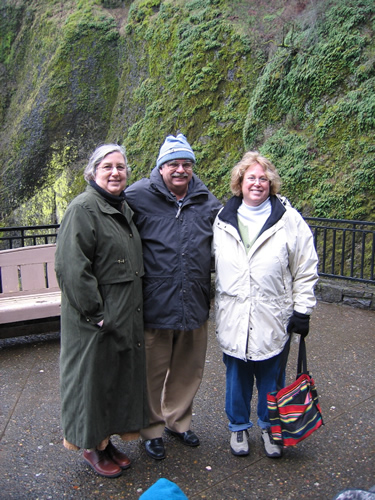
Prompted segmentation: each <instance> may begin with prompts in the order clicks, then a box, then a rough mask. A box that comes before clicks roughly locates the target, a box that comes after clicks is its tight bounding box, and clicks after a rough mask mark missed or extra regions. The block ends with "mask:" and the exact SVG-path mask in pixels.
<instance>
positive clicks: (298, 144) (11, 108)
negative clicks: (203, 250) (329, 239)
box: [0, 0, 375, 226]
mask: <svg viewBox="0 0 375 500" xmlns="http://www.w3.org/2000/svg"><path fill="white" fill-rule="evenodd" d="M374 12H375V6H374V3H373V1H370V0H363V1H359V0H356V1H354V0H336V1H329V0H320V1H319V0H317V1H314V2H310V1H304V0H275V1H272V2H267V1H266V0H253V1H252V0H247V1H244V0H179V1H175V0H135V1H134V2H129V1H126V2H122V1H119V0H64V1H60V0H3V2H2V4H1V6H0V98H1V105H0V122H1V129H0V193H1V196H0V218H1V225H2V226H6V225H16V224H17V225H29V224H42V223H53V222H56V221H57V222H59V221H60V219H61V216H62V214H63V213H64V210H65V208H66V206H67V203H69V201H70V200H71V199H72V198H73V197H74V196H75V195H77V194H78V193H79V192H81V191H82V190H83V189H84V185H85V183H84V181H83V178H82V171H83V168H84V166H85V164H86V162H87V158H88V156H89V154H90V153H91V152H92V150H93V149H94V148H95V147H96V146H97V145H98V144H99V143H103V142H119V143H122V144H124V145H125V146H126V148H127V154H128V160H129V164H130V166H131V167H132V171H133V173H132V177H131V182H133V181H134V180H136V179H139V178H141V177H142V176H145V175H148V173H149V172H150V170H151V168H152V167H153V166H154V164H155V159H156V156H157V153H158V150H159V147H160V144H161V143H162V142H163V141H164V138H165V136H166V135H167V134H169V133H173V134H175V133H177V132H179V131H181V132H183V133H184V134H185V135H186V136H187V138H188V140H189V142H190V143H191V145H192V146H193V148H194V150H195V152H196V156H197V160H198V161H197V173H198V175H199V176H200V177H201V178H202V179H203V180H204V181H205V182H206V184H207V185H208V186H209V188H210V189H211V190H212V191H213V192H214V193H215V194H216V195H217V196H218V197H220V198H221V199H222V200H224V201H225V199H227V198H228V196H229V195H230V192H229V175H230V170H231V168H232V167H233V166H234V164H235V163H236V162H237V161H238V160H239V159H240V158H241V156H242V154H243V152H244V151H245V150H247V149H257V150H259V151H261V152H262V153H263V154H265V155H267V156H269V157H270V158H271V159H272V160H273V161H274V163H275V165H276V166H277V167H278V169H279V171H280V174H281V176H282V179H283V188H282V192H283V194H285V195H286V196H288V197H289V199H290V200H291V201H292V203H293V204H294V205H295V206H296V207H297V208H298V209H299V210H301V211H302V212H303V214H306V215H307V214H308V215H311V216H321V217H334V218H347V219H362V220H363V219H366V220H375V210H374V208H375V159H374V158H375V141H374V130H375V93H374V90H375V85H374V83H375V69H374V61H375V41H374V40H375V38H374V29H375V24H374V19H375V17H374Z"/></svg>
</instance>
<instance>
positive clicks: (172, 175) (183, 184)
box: [160, 158, 194, 198]
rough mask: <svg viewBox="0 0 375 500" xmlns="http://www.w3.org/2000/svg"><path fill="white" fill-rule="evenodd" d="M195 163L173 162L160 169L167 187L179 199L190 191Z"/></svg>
mask: <svg viewBox="0 0 375 500" xmlns="http://www.w3.org/2000/svg"><path fill="white" fill-rule="evenodd" d="M193 166H194V163H193V162H192V161H191V160H186V159H185V160H184V159H183V158H181V159H178V160H171V161H168V162H166V163H164V164H163V165H162V166H161V168H160V175H161V176H162V177H163V181H164V182H165V185H166V186H167V188H168V189H169V191H171V193H173V194H175V195H176V196H177V197H180V198H181V197H183V196H185V195H186V193H187V191H188V186H189V182H190V181H191V178H192V177H193Z"/></svg>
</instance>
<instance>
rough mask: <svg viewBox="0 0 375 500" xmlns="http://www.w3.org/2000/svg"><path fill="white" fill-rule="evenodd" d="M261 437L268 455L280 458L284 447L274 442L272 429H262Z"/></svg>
mask: <svg viewBox="0 0 375 500" xmlns="http://www.w3.org/2000/svg"><path fill="white" fill-rule="evenodd" d="M261 437H262V441H263V444H264V450H265V452H266V455H267V457H270V458H280V457H281V456H282V454H283V449H282V447H281V446H279V445H278V444H275V443H274V442H273V439H272V434H271V430H270V429H262V435H261Z"/></svg>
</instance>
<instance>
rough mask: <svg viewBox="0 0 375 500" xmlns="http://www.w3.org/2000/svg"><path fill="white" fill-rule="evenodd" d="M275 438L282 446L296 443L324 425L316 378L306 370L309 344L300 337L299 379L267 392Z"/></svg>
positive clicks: (276, 442) (275, 441) (272, 430)
mask: <svg viewBox="0 0 375 500" xmlns="http://www.w3.org/2000/svg"><path fill="white" fill-rule="evenodd" d="M267 406H268V413H269V418H270V422H271V432H272V438H273V441H274V443H275V444H278V445H280V446H284V447H286V446H295V445H296V444H297V443H299V442H300V441H302V440H303V439H306V438H307V437H309V436H310V435H311V434H312V433H313V432H314V431H316V430H317V429H319V427H321V426H322V425H323V418H322V413H321V409H320V404H319V399H318V393H317V390H316V387H315V382H314V379H313V378H312V377H311V376H310V374H309V372H308V371H307V359H306V344H305V341H304V339H303V338H302V337H301V340H300V346H299V354H298V367H297V379H296V380H295V382H293V383H292V384H290V385H288V386H287V387H284V388H283V389H280V390H279V391H274V392H270V393H268V395H267Z"/></svg>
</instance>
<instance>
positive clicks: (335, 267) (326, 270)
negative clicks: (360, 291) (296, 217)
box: [304, 217, 375, 284]
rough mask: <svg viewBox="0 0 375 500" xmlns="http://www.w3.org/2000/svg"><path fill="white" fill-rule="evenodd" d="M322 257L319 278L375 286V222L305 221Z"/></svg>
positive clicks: (319, 219)
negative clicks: (337, 279) (323, 277)
mask: <svg viewBox="0 0 375 500" xmlns="http://www.w3.org/2000/svg"><path fill="white" fill-rule="evenodd" d="M304 219H305V220H306V222H307V223H308V224H309V226H310V228H311V230H312V232H313V235H314V243H315V248H316V250H317V253H318V256H319V275H320V276H326V277H329V278H339V279H344V280H349V281H357V282H362V283H369V284H375V270H374V264H375V222H369V221H355V220H347V219H323V218H320V217H305V218H304Z"/></svg>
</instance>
